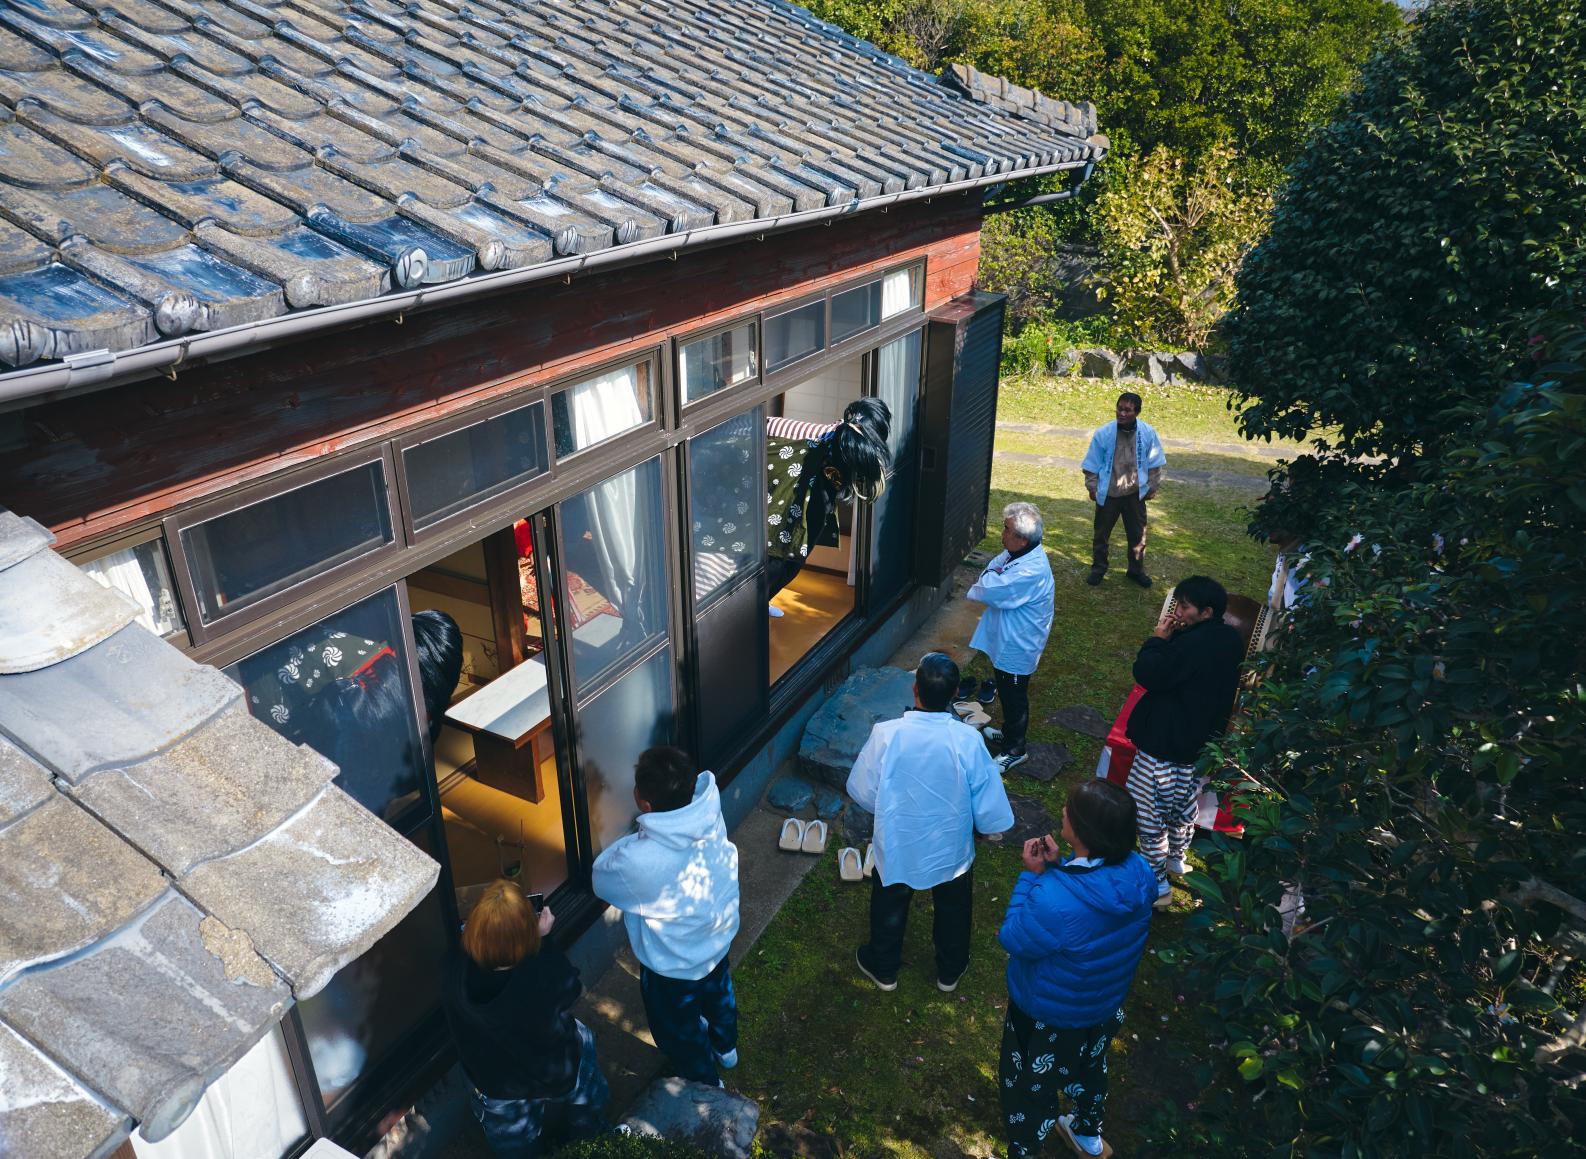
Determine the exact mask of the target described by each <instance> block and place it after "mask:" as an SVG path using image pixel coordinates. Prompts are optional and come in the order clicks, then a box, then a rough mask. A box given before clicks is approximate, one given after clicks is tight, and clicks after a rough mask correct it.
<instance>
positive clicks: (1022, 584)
mask: <svg viewBox="0 0 1586 1159" xmlns="http://www.w3.org/2000/svg"><path fill="white" fill-rule="evenodd" d="M1044 531H1045V526H1044V523H1043V521H1042V519H1041V511H1040V508H1038V507H1036V506H1035V504H1033V503H1010V504H1008V505H1007V506H1006V507H1004V508H1003V509H1002V551H1001V552H1000V553H999V554H998V555H997V557H996V558H995V559H993V560H992V561H991V562H990V563H989V564H987V565H986V570H985V571H983V572H981V573H980V578H979V579H978V580H976V581H975V583H974V586H973V587H971V588H970V589H969V593H968V595H969V598H970V599H972V600H975V601H977V602H978V603H982V604H985V605H986V610H985V611H984V612H982V613H981V616H980V623H979V624H977V625H976V626H975V634H974V635H973V636H972V637H970V640H969V646H970V647H971V648H974V649H976V650H977V651H980V652H984V653H985V654H986V656H987V657H988V658H989V659H990V660H991V668H992V676H993V677H994V678H995V680H996V682H997V699H998V700H1000V701H1001V702H1002V728H1001V729H1000V730H998V729H988V730H987V731H986V737H987V739H989V740H991V741H993V742H995V741H999V740H1000V741H1001V742H1002V754H1001V755H1000V756H999V757H997V765H998V767H999V768H1001V770H1002V771H1003V772H1004V773H1006V772H1007V771H1008V770H1009V769H1011V768H1013V767H1014V766H1015V765H1020V764H1023V763H1024V762H1025V761H1026V760H1028V759H1029V755H1028V752H1027V751H1026V741H1025V737H1026V733H1027V732H1028V731H1029V727H1030V677H1031V676H1033V675H1034V674H1035V669H1036V667H1037V665H1039V664H1040V662H1041V653H1042V651H1044V650H1045V648H1046V638H1047V636H1048V635H1050V634H1051V631H1052V604H1053V594H1054V591H1055V588H1056V585H1055V584H1054V583H1053V582H1052V564H1051V562H1050V561H1049V560H1048V559H1047V558H1046V552H1045V551H1043V550H1041V536H1042V534H1043V533H1044Z"/></svg>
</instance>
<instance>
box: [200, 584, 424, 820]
mask: <svg viewBox="0 0 1586 1159" xmlns="http://www.w3.org/2000/svg"><path fill="white" fill-rule="evenodd" d="M403 649H404V645H403V643H402V631H401V624H400V622H399V612H398V609H397V601H396V592H395V590H394V589H391V588H388V589H386V590H385V591H383V592H380V593H379V594H378V595H374V596H371V597H370V598H369V599H367V600H364V601H363V602H362V603H360V604H354V605H353V606H352V607H350V608H348V609H346V610H345V611H342V612H337V613H336V614H335V615H334V616H329V617H327V618H326V619H323V620H321V621H320V622H319V623H317V624H315V625H314V626H313V627H310V628H305V629H303V631H301V632H298V633H297V634H295V635H293V636H290V637H288V638H287V639H285V640H282V641H281V642H280V643H279V644H275V645H273V646H271V647H269V648H266V649H264V650H263V651H262V652H256V653H254V654H253V655H252V656H249V657H248V658H247V659H245V660H241V661H238V662H237V663H236V664H233V665H232V666H231V667H229V668H227V669H226V674H227V675H228V676H230V677H231V678H232V679H233V680H235V681H236V682H237V683H238V684H240V685H242V687H243V689H244V692H245V696H246V700H247V705H248V711H249V712H251V713H252V714H253V715H254V716H255V717H257V718H258V719H260V720H262V721H264V723H265V724H268V725H269V726H270V727H271V728H273V729H275V731H276V732H278V733H280V734H281V735H282V736H284V737H286V738H287V739H288V740H290V741H292V742H293V743H294V744H306V745H308V746H309V747H310V748H313V749H314V750H315V751H316V752H318V753H320V754H321V755H322V756H324V757H326V758H328V759H329V760H332V761H334V762H335V763H336V765H337V766H338V767H339V768H340V769H341V772H340V773H338V774H337V776H336V784H337V785H339V786H340V787H341V788H342V789H343V790H345V791H346V792H347V793H348V794H349V795H351V796H352V798H353V799H354V800H356V801H357V802H358V803H359V804H360V805H362V806H363V807H364V808H366V809H368V810H369V811H370V812H371V813H374V814H376V815H377V816H380V817H383V818H384V819H385V820H386V821H395V820H396V819H397V818H399V817H403V816H405V815H407V814H409V813H410V812H411V811H412V810H413V809H415V808H419V807H421V806H422V804H423V793H422V791H421V787H420V786H421V783H422V782H421V774H422V770H423V768H424V764H423V756H422V753H423V749H422V747H421V746H420V743H419V731H418V719H417V716H416V715H415V712H414V707H413V690H412V687H411V685H410V683H409V681H408V668H407V660H406V658H405V656H404V655H403Z"/></svg>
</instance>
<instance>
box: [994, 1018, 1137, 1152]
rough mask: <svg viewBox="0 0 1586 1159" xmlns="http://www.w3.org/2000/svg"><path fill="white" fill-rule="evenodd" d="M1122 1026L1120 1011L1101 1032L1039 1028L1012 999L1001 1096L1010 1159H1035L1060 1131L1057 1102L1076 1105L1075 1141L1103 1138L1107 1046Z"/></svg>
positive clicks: (1004, 1041)
mask: <svg viewBox="0 0 1586 1159" xmlns="http://www.w3.org/2000/svg"><path fill="white" fill-rule="evenodd" d="M1122 1026H1123V1011H1122V1010H1119V1011H1118V1013H1117V1014H1114V1015H1113V1016H1112V1017H1111V1018H1109V1019H1107V1021H1106V1022H1103V1023H1102V1024H1101V1025H1100V1026H1084V1027H1072V1028H1070V1027H1057V1026H1047V1025H1046V1024H1045V1023H1042V1022H1037V1021H1036V1020H1035V1019H1033V1018H1031V1017H1030V1016H1029V1015H1028V1014H1026V1013H1025V1012H1024V1011H1022V1010H1020V1009H1019V1008H1018V1007H1017V1006H1015V1005H1014V1004H1013V999H1011V998H1010V999H1008V1017H1007V1020H1006V1021H1005V1022H1003V1024H1002V1065H1001V1067H1000V1068H999V1071H1000V1073H999V1075H998V1079H999V1082H998V1084H997V1091H998V1093H999V1094H1000V1095H1001V1096H1002V1126H1003V1131H1004V1132H1005V1133H1006V1134H1007V1136H1008V1159H1023V1157H1024V1156H1026V1155H1034V1154H1036V1153H1037V1152H1038V1151H1039V1150H1040V1148H1041V1143H1042V1141H1043V1140H1045V1139H1046V1137H1047V1136H1048V1135H1050V1134H1051V1133H1052V1132H1053V1131H1054V1130H1055V1129H1056V1128H1057V1116H1058V1114H1059V1112H1060V1108H1059V1106H1058V1098H1057V1096H1058V1095H1060V1094H1062V1095H1067V1096H1068V1097H1069V1099H1070V1100H1071V1101H1072V1102H1073V1107H1074V1121H1073V1122H1072V1123H1070V1124H1069V1127H1070V1129H1071V1130H1072V1131H1073V1132H1074V1134H1076V1135H1100V1134H1101V1126H1102V1123H1101V1119H1102V1112H1103V1111H1104V1110H1105V1109H1106V1105H1107V1046H1108V1044H1109V1043H1111V1042H1112V1036H1113V1035H1114V1034H1117V1033H1118V1030H1119V1028H1120V1027H1122Z"/></svg>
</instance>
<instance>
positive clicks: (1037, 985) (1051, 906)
mask: <svg viewBox="0 0 1586 1159" xmlns="http://www.w3.org/2000/svg"><path fill="white" fill-rule="evenodd" d="M1156 890H1157V885H1156V874H1154V873H1153V872H1152V871H1151V866H1150V865H1149V864H1147V863H1146V860H1145V858H1143V857H1141V856H1140V855H1139V854H1138V853H1131V854H1129V856H1128V857H1126V858H1124V860H1123V861H1121V862H1119V863H1118V864H1117V865H1094V866H1081V865H1073V864H1067V863H1065V864H1063V865H1054V866H1052V867H1051V868H1049V869H1048V870H1047V871H1046V872H1045V873H1029V872H1025V873H1021V874H1020V875H1019V880H1018V881H1017V882H1015V883H1014V886H1013V896H1012V897H1011V898H1009V899H1008V914H1007V916H1006V917H1005V918H1003V919H1002V929H1001V930H1000V931H999V932H998V934H997V937H998V940H999V941H1001V942H1002V948H1003V949H1005V950H1007V951H1008V955H1009V957H1008V996H1009V997H1010V998H1011V999H1012V1000H1013V1002H1014V1004H1015V1005H1016V1006H1018V1007H1019V1009H1020V1010H1023V1011H1024V1012H1025V1013H1026V1014H1028V1015H1030V1017H1032V1018H1034V1019H1036V1020H1037V1021H1040V1022H1045V1023H1047V1024H1048V1025H1050V1026H1057V1027H1084V1026H1099V1025H1100V1024H1101V1023H1103V1022H1105V1021H1106V1020H1107V1019H1109V1018H1111V1017H1112V1016H1113V1015H1114V1014H1115V1013H1117V1011H1118V1009H1119V1008H1120V1007H1121V1006H1122V1005H1123V1000H1124V996H1125V995H1126V994H1128V993H1129V984H1130V983H1131V982H1133V981H1134V972H1135V968H1136V967H1138V966H1139V965H1140V957H1141V955H1142V954H1144V953H1145V938H1146V934H1147V933H1148V932H1149V930H1150V928H1151V907H1152V905H1153V904H1154V903H1155V902H1156Z"/></svg>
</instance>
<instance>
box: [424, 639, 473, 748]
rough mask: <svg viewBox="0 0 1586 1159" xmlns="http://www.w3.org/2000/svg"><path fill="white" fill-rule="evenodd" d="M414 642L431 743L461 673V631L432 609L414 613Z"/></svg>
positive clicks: (433, 740)
mask: <svg viewBox="0 0 1586 1159" xmlns="http://www.w3.org/2000/svg"><path fill="white" fill-rule="evenodd" d="M413 643H414V644H416V645H417V646H418V652H419V683H420V684H421V685H423V690H424V712H425V714H426V715H427V716H428V717H429V722H430V744H432V745H433V744H434V743H435V738H436V737H438V736H440V734H441V725H442V724H444V723H445V720H446V710H447V708H449V707H451V703H452V693H454V692H456V691H457V681H458V680H459V679H461V678H462V674H463V634H462V631H461V630H460V629H459V628H458V627H457V621H456V620H454V619H452V618H451V617H450V616H448V615H447V614H446V613H445V612H442V611H439V610H437V609H434V608H431V609H429V610H427V611H423V612H414V613H413Z"/></svg>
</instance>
